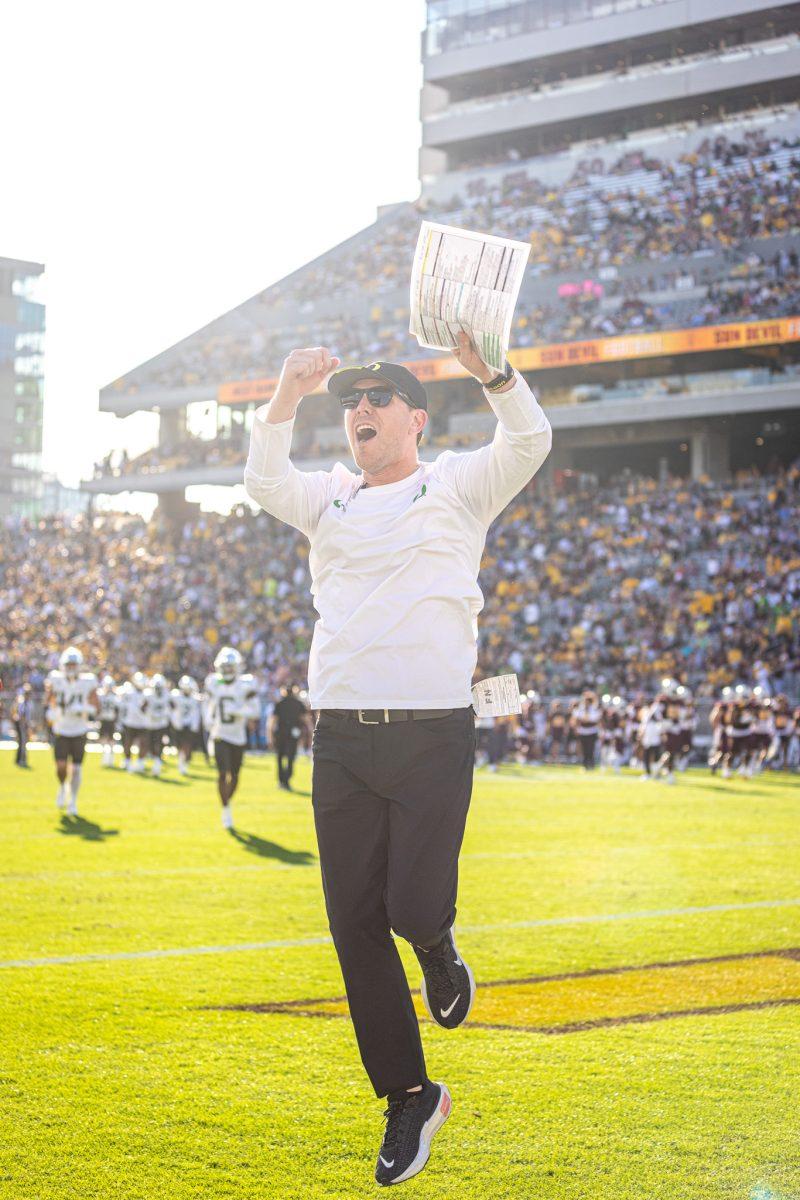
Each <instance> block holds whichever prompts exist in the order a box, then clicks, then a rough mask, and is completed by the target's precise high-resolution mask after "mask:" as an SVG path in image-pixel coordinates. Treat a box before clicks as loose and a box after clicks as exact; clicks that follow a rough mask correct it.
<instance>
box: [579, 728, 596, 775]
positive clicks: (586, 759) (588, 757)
mask: <svg viewBox="0 0 800 1200" xmlns="http://www.w3.org/2000/svg"><path fill="white" fill-rule="evenodd" d="M578 737H579V740H580V743H581V755H582V756H583V765H584V767H585V769H586V770H587V771H593V770H594V752H595V747H596V745H597V734H596V733H581V734H579V735H578Z"/></svg>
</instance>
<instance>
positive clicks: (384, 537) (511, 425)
mask: <svg viewBox="0 0 800 1200" xmlns="http://www.w3.org/2000/svg"><path fill="white" fill-rule="evenodd" d="M486 396H487V398H488V400H489V403H490V404H491V406H492V408H493V409H494V411H495V413H496V415H497V418H498V424H497V427H496V429H495V434H494V439H493V441H492V442H491V444H490V445H488V446H482V447H481V448H480V449H479V450H473V451H471V452H469V453H466V454H456V453H454V452H453V451H452V450H446V451H445V452H444V453H443V454H440V455H439V457H438V458H437V459H436V460H435V461H434V462H425V463H420V465H419V467H418V469H417V470H416V471H415V472H414V473H413V474H412V475H409V476H408V477H407V478H406V479H402V480H400V481H399V482H398V483H388V484H383V485H380V486H376V487H373V486H370V487H368V488H365V487H363V486H362V484H363V480H362V477H361V476H360V475H356V474H354V473H353V472H352V471H350V470H349V469H348V468H347V467H345V466H343V464H342V463H336V464H335V466H334V467H333V469H332V470H331V471H310V472H306V471H299V470H298V469H297V468H296V467H295V466H294V465H293V464H292V463H291V462H290V461H289V449H290V445H291V438H292V427H293V425H294V421H293V420H289V421H283V422H280V423H279V424H275V425H273V424H270V423H269V422H268V421H267V420H266V419H265V416H266V411H267V406H266V405H264V406H262V407H261V408H259V409H258V410H257V412H256V415H255V420H254V422H253V428H252V432H251V435H250V453H249V456H248V459H247V467H246V470H245V477H244V481H245V488H246V490H247V494H248V495H249V496H250V497H251V498H252V499H253V500H255V501H256V502H257V503H258V504H260V505H261V507H262V508H263V509H265V510H266V512H268V513H271V514H272V516H274V517H277V518H278V519H279V520H281V521H285V522H286V523H287V524H289V525H293V526H294V527H295V528H296V529H299V530H300V531H301V532H302V533H304V534H305V535H306V537H307V538H308V539H309V542H310V544H311V549H310V553H309V567H310V570H311V579H312V583H311V594H312V597H313V601H314V607H315V608H316V610H317V612H318V613H319V620H318V621H317V622H316V625H315V628H314V637H313V640H312V645H311V654H310V658H309V667H308V681H309V696H310V702H311V707H312V708H314V709H320V708H463V707H466V706H467V705H469V704H470V703H471V702H472V696H471V690H470V689H471V684H472V675H473V672H474V670H475V664H476V661H477V649H476V642H477V635H478V620H477V619H478V613H479V612H480V610H481V608H482V607H483V593H482V592H481V590H480V588H479V587H478V572H479V570H480V563H481V555H482V553H483V546H484V542H485V540H486V532H487V530H488V528H489V525H490V524H491V522H492V521H493V520H494V518H495V517H496V516H497V515H498V514H499V513H500V512H502V510H503V509H504V508H505V507H506V505H507V504H508V503H509V501H510V500H511V499H512V498H513V497H514V496H515V495H516V494H517V493H518V492H519V491H520V489H521V488H523V487H524V486H525V484H526V483H527V482H528V480H529V479H531V478H532V476H533V475H534V474H535V473H536V471H537V470H538V469H539V467H540V466H541V464H542V463H543V462H544V460H545V458H546V457H547V454H548V452H549V450H550V445H551V443H552V433H551V430H550V424H549V422H548V420H547V417H546V416H545V414H544V412H543V411H542V409H541V408H540V406H539V404H538V403H537V401H536V398H535V396H534V395H533V393H532V392H531V390H530V388H529V387H528V385H527V383H526V382H525V380H524V379H523V378H522V376H521V375H519V374H517V377H516V384H515V386H514V387H513V388H510V389H509V390H508V391H507V392H503V393H500V394H495V395H491V394H490V393H488V392H487V393H486Z"/></svg>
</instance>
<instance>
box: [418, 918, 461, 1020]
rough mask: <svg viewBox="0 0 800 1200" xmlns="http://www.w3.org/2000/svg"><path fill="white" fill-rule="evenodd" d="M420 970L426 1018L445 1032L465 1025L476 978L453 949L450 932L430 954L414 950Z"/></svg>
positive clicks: (426, 951) (451, 933)
mask: <svg viewBox="0 0 800 1200" xmlns="http://www.w3.org/2000/svg"><path fill="white" fill-rule="evenodd" d="M414 953H415V954H416V956H417V958H418V959H419V965H420V966H421V967H422V987H421V990H422V999H423V1001H424V1002H425V1007H426V1008H427V1010H428V1014H429V1016H430V1017H431V1018H432V1019H433V1020H434V1021H435V1022H436V1024H437V1025H442V1026H443V1027H444V1028H445V1029H455V1028H456V1026H458V1025H461V1024H462V1022H464V1021H466V1019H467V1017H468V1016H469V1014H470V1010H471V1008H472V1003H473V1001H474V999H475V976H474V975H473V974H472V971H471V970H470V969H469V967H468V966H467V964H466V963H465V962H462V960H461V956H460V954H459V953H458V950H457V949H456V943H455V939H454V937H453V931H452V929H451V930H449V932H448V933H446V934H445V935H444V937H443V938H442V940H441V942H440V943H439V945H438V946H434V947H433V949H432V950H423V949H422V948H421V947H420V946H415V947H414Z"/></svg>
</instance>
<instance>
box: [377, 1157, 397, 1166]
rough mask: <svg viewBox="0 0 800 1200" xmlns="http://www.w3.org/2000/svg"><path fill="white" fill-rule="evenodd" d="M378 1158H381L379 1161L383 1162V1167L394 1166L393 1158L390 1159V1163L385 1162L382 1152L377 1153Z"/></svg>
mask: <svg viewBox="0 0 800 1200" xmlns="http://www.w3.org/2000/svg"><path fill="white" fill-rule="evenodd" d="M378 1158H379V1159H380V1160H381V1162H382V1163H383V1165H384V1166H385V1167H393V1166H394V1159H392V1161H391V1162H390V1163H387V1161H386V1159H385V1158H384V1157H383V1155H382V1154H379V1155H378Z"/></svg>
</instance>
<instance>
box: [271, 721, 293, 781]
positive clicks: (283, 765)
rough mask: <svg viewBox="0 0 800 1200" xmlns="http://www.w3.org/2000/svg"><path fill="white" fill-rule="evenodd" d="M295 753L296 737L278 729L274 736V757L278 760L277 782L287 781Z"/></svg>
mask: <svg viewBox="0 0 800 1200" xmlns="http://www.w3.org/2000/svg"><path fill="white" fill-rule="evenodd" d="M296 754H297V738H296V737H292V736H291V735H290V734H282V733H281V732H280V730H278V734H277V737H276V738H275V757H276V758H277V760H278V783H289V782H290V781H291V778H292V771H293V770H294V757H295V755H296Z"/></svg>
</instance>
